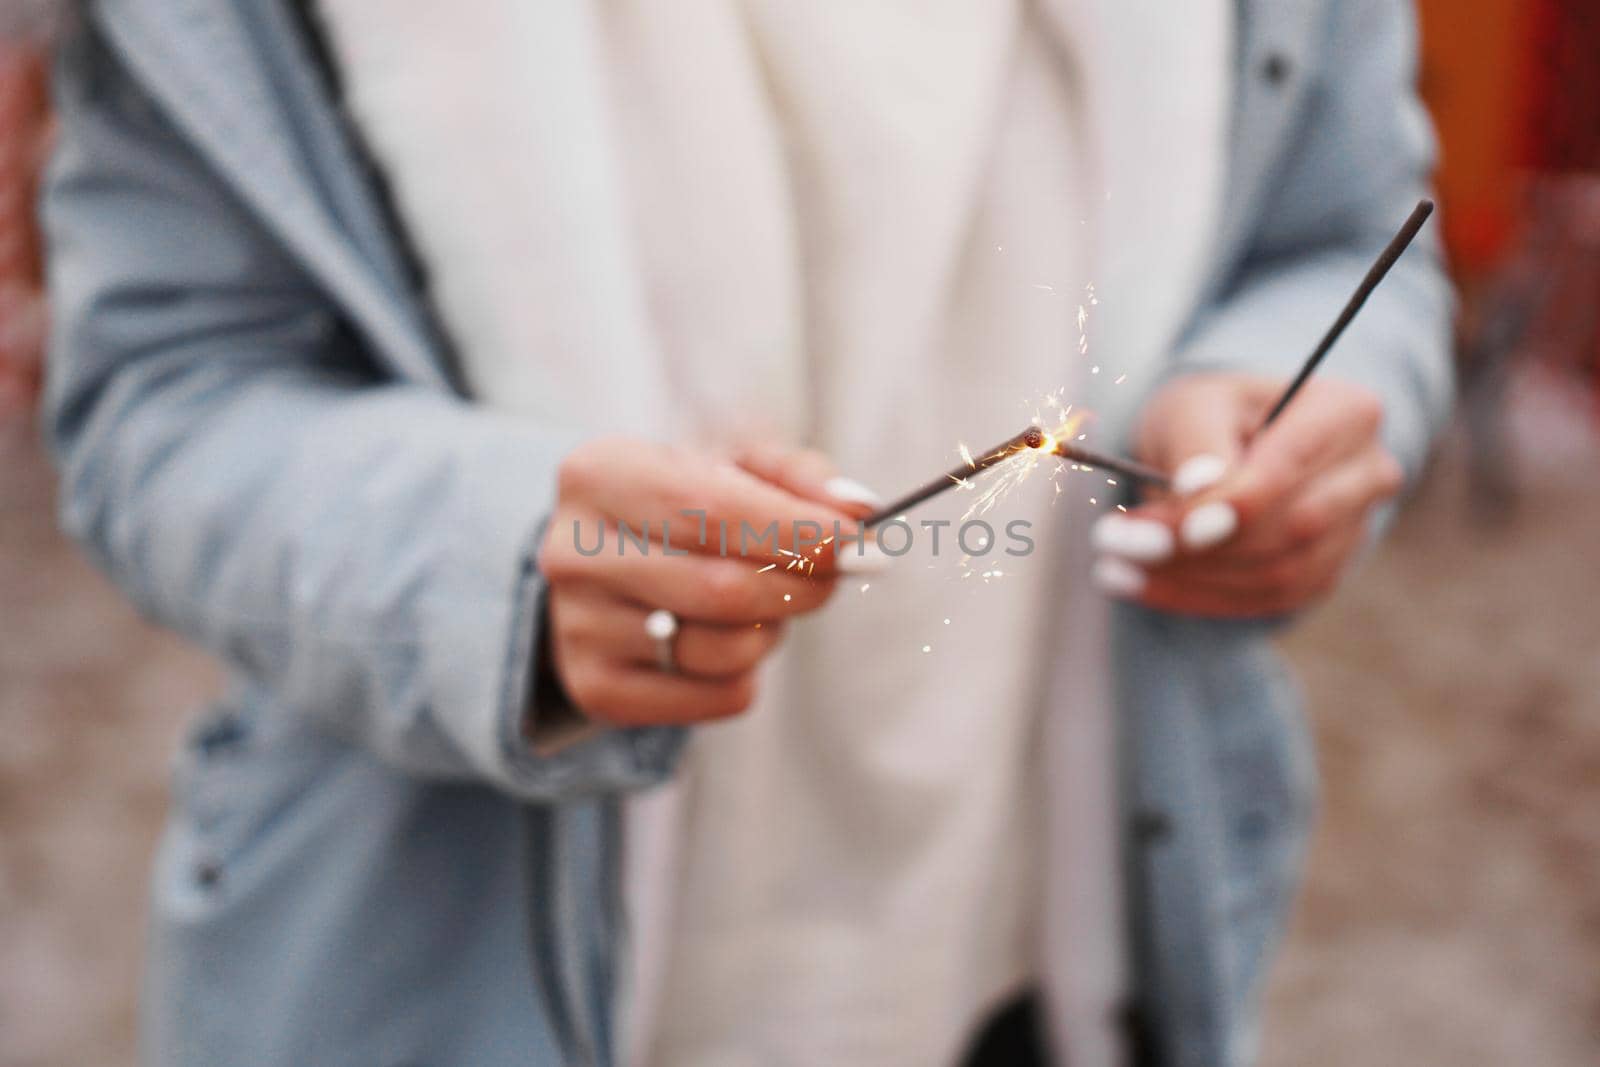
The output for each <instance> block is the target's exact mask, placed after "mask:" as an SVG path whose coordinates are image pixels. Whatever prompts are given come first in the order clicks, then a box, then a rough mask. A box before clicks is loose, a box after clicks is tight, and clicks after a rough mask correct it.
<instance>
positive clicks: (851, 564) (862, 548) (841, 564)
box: [837, 542, 894, 574]
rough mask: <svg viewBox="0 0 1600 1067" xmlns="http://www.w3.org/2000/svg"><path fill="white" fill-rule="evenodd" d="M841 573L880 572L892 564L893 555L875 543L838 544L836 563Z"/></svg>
mask: <svg viewBox="0 0 1600 1067" xmlns="http://www.w3.org/2000/svg"><path fill="white" fill-rule="evenodd" d="M837 566H838V568H839V571H840V573H842V574H882V573H883V572H884V571H886V570H888V569H889V568H890V567H892V566H894V557H893V556H890V555H889V554H888V553H886V552H884V550H883V549H881V548H879V547H878V546H877V545H875V544H872V543H871V542H868V543H867V544H864V545H840V546H839V555H838V563H837Z"/></svg>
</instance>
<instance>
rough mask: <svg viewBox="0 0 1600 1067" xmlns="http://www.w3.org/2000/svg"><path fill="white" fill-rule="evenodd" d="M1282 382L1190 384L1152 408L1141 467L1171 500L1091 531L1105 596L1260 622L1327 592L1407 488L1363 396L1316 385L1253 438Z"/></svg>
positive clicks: (1159, 397)
mask: <svg viewBox="0 0 1600 1067" xmlns="http://www.w3.org/2000/svg"><path fill="white" fill-rule="evenodd" d="M1284 385H1285V383H1283V382H1281V381H1277V380H1272V379H1263V378H1258V377H1253V376H1250V375H1243V374H1220V373H1219V374H1195V375H1191V376H1189V377H1185V378H1180V379H1178V380H1176V381H1174V382H1172V383H1171V384H1169V385H1167V386H1166V387H1165V388H1164V389H1162V390H1161V391H1160V392H1159V393H1158V394H1156V396H1155V397H1154V399H1153V400H1152V401H1151V403H1150V404H1149V405H1148V406H1147V407H1146V409H1145V412H1144V415H1143V417H1142V420H1141V423H1140V430H1139V434H1138V438H1137V446H1136V447H1137V452H1138V454H1139V458H1140V459H1142V460H1144V461H1145V462H1147V463H1150V464H1151V465H1153V466H1155V467H1157V468H1159V469H1162V470H1170V471H1175V472H1176V474H1175V475H1174V477H1173V493H1172V495H1170V496H1167V497H1164V498H1161V499H1157V500H1154V501H1152V502H1150V503H1148V504H1146V505H1144V506H1142V507H1139V508H1137V509H1134V510H1132V511H1129V512H1128V513H1127V514H1126V515H1124V514H1121V513H1112V514H1109V515H1106V516H1103V517H1102V518H1101V519H1100V521H1099V522H1097V523H1096V525H1095V530H1094V542H1095V547H1096V549H1097V550H1098V551H1099V553H1100V559H1099V561H1098V562H1097V563H1096V565H1095V579H1096V582H1097V583H1098V584H1099V585H1100V587H1101V588H1102V589H1103V590H1105V591H1106V592H1108V593H1111V594H1112V595H1116V596H1121V597H1126V598H1129V599H1134V600H1138V601H1139V602H1141V603H1143V604H1147V605H1149V606H1150V607H1153V608H1159V609H1162V610H1165V611H1173V612H1181V613H1185V614H1192V615H1207V616H1219V617H1232V618H1250V617H1264V616H1272V615H1282V614H1286V613H1289V612H1293V611H1297V610H1299V609H1301V608H1303V607H1305V606H1307V605H1308V604H1310V603H1311V602H1312V601H1314V600H1316V599H1317V598H1319V597H1321V596H1323V595H1324V594H1326V593H1328V592H1329V591H1331V590H1332V589H1333V588H1334V587H1335V585H1336V584H1337V583H1338V580H1339V577H1340V575H1341V574H1342V573H1343V571H1344V568H1345V566H1346V564H1347V563H1348V562H1349V560H1350V558H1351V556H1352V555H1353V554H1354V553H1355V552H1356V551H1357V550H1358V549H1359V547H1360V546H1361V544H1362V543H1363V541H1364V540H1365V538H1366V533H1367V528H1368V519H1369V518H1370V516H1371V514H1372V511H1373V509H1374V508H1375V507H1377V506H1378V505H1379V504H1381V503H1383V502H1384V501H1386V500H1388V499H1390V498H1391V497H1393V496H1394V495H1395V494H1396V493H1397V492H1399V490H1400V487H1401V480H1402V475H1401V470H1400V465H1399V464H1398V463H1397V462H1396V461H1395V459H1394V458H1393V457H1392V456H1390V455H1389V453H1388V452H1387V451H1385V449H1384V447H1383V444H1382V441H1381V440H1380V438H1379V433H1378V431H1379V426H1380V424H1381V422H1382V417H1383V407H1382V404H1381V402H1380V401H1379V400H1378V398H1377V397H1376V396H1374V395H1373V394H1372V393H1371V392H1369V391H1368V390H1366V389H1363V388H1361V387H1359V386H1355V385H1351V384H1348V383H1343V382H1339V381H1336V380H1333V379H1313V380H1311V381H1310V382H1308V383H1307V384H1306V386H1305V388H1304V389H1303V390H1302V391H1301V392H1300V394H1299V395H1298V396H1297V397H1295V400H1294V402H1293V403H1292V404H1290V405H1289V407H1288V408H1287V409H1285V411H1284V412H1283V414H1282V415H1281V416H1280V417H1279V418H1278V419H1277V421H1275V422H1274V423H1273V424H1272V425H1271V426H1269V427H1267V428H1265V429H1260V427H1261V424H1262V421H1263V420H1264V419H1265V418H1266V416H1267V412H1268V411H1269V410H1270V408H1271V406H1272V404H1273V403H1274V402H1275V401H1276V400H1277V398H1278V396H1279V394H1280V393H1281V392H1282V391H1283V388H1284ZM1258 430H1259V432H1257V431H1258Z"/></svg>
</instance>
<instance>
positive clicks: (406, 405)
mask: <svg viewBox="0 0 1600 1067" xmlns="http://www.w3.org/2000/svg"><path fill="white" fill-rule="evenodd" d="M57 97H58V100H57V106H58V113H59V122H60V132H59V140H58V144H57V149H56V154H55V158H54V159H53V161H52V165H51V168H50V170H49V173H48V175H47V178H46V185H45V191H44V194H43V203H42V212H43V219H44V223H45V228H46V234H47V238H48V241H49V248H50V255H49V271H50V285H51V292H52V297H53V300H54V308H53V311H54V329H55V334H54V338H53V341H52V352H51V365H50V371H49V379H50V380H49V385H48V392H47V398H46V412H45V423H46V432H47V435H48V437H49V439H50V443H51V446H52V448H53V450H54V452H55V454H56V456H57V460H58V463H59V466H60V469H61V472H62V487H61V510H62V515H63V521H64V524H65V526H66V527H67V529H68V530H69V531H70V532H71V533H72V534H73V535H74V536H76V537H77V538H78V539H79V540H80V541H81V542H82V543H83V544H84V545H85V547H86V548H87V549H88V551H89V552H90V554H91V555H92V556H93V557H94V558H95V559H96V560H97V561H98V563H99V564H100V565H101V566H102V567H103V569H104V570H106V571H107V572H108V573H109V574H110V575H111V576H112V578H113V579H114V580H115V581H116V582H117V584H118V585H120V586H121V587H122V588H123V590H125V591H126V592H127V593H128V594H129V595H130V596H131V597H132V598H133V599H134V601H135V602H136V603H137V604H138V605H139V606H140V608H141V609H142V610H143V611H144V612H145V613H147V614H148V615H150V616H151V617H153V618H155V619H156V620H158V621H160V622H162V623H165V624H167V625H170V626H172V627H173V628H175V629H177V630H179V631H181V632H182V633H184V634H186V635H188V636H189V637H191V638H193V639H194V640H196V641H198V642H200V643H201V644H202V645H204V646H205V647H207V648H209V649H210V650H212V651H213V652H215V653H216V654H217V655H219V656H220V657H221V658H222V659H223V660H224V661H225V662H227V663H228V664H229V665H230V666H231V667H232V668H233V670H234V671H235V672H236V673H237V674H241V675H243V676H244V680H245V682H246V683H247V684H252V685H256V686H259V687H262V688H264V689H266V690H267V691H268V692H269V693H270V694H271V697H272V699H271V701H270V703H271V704H272V705H273V706H274V707H276V708H278V709H282V712H283V713H284V714H290V715H294V716H299V717H303V718H304V719H305V720H307V722H308V723H309V724H311V725H314V726H315V727H316V728H318V729H322V730H325V731H327V732H331V733H334V734H336V735H338V736H341V737H344V738H346V739H348V740H349V741H350V742H352V743H354V744H357V745H359V746H361V747H363V748H365V749H367V750H369V751H370V752H372V753H373V754H375V755H376V756H377V757H379V758H381V759H382V760H384V761H386V762H389V763H391V764H392V765H394V766H395V767H397V768H400V769H402V770H404V771H406V772H408V773H412V774H416V775H422V776H429V777H439V778H447V779H461V780H475V781H481V782H485V783H489V784H492V785H494V786H497V787H499V788H501V789H503V790H505V791H508V792H510V793H512V794H515V795H517V796H519V797H522V798H525V799H530V800H557V799H562V798H565V797H569V796H576V795H582V794H587V793H593V792H597V791H607V790H616V789H623V788H628V787H633V786H639V785H644V784H647V783H649V782H651V781H653V780H655V779H657V778H659V777H660V776H662V775H663V774H664V773H665V772H666V770H667V769H668V767H669V765H670V762H671V759H672V757H673V755H674V754H675V752H676V750H677V748H678V747H679V746H680V744H681V740H682V738H681V735H680V734H679V732H677V731H674V730H671V729H623V730H606V731H601V732H600V733H599V734H598V735H596V736H592V737H590V738H587V739H585V740H583V741H581V742H578V743H575V744H572V745H570V746H567V747H564V748H562V749H561V750H560V751H559V752H556V753H551V754H544V755H540V754H535V753H534V752H533V751H532V750H531V749H530V747H529V746H528V745H527V744H526V743H525V742H524V740H523V738H522V720H523V716H524V714H525V710H526V706H527V701H528V699H529V698H528V694H529V693H530V684H529V680H530V675H531V673H532V670H533V662H532V661H533V657H534V651H533V650H534V649H535V648H536V647H537V641H536V637H537V633H536V628H537V625H538V622H539V614H540V613H539V610H538V605H539V602H540V598H541V594H542V589H541V582H540V578H539V575H538V574H537V572H536V568H535V563H534V559H535V548H536V545H537V543H538V537H539V533H540V529H541V524H542V521H543V517H544V514H545V513H546V511H547V510H548V507H549V504H550V501H551V500H552V499H553V496H554V473H555V470H556V467H557V464H558V461H559V459H560V457H561V456H562V455H563V454H564V452H565V451H566V450H567V448H568V447H570V445H571V444H573V443H574V442H573V441H572V440H569V439H568V438H567V437H565V436H564V435H563V434H561V433H557V432H552V431H549V430H547V429H544V428H541V427H540V426H538V425H533V424H530V423H527V422H524V421H522V420H514V419H510V418H507V417H503V416H500V415H496V414H493V413H490V412H488V411H486V410H484V409H482V408H478V407H475V406H472V405H469V404H467V403H465V402H464V401H462V400H461V399H459V398H457V397H455V396H452V395H450V394H448V393H445V392H443V391H440V390H437V389H433V388H427V387H423V386H418V385H415V384H408V383H404V382H399V381H395V380H393V379H391V378H386V377H385V376H383V375H382V374H380V373H379V372H378V371H377V370H375V369H374V367H373V366H372V365H371V364H370V362H369V361H368V360H366V359H365V357H364V356H363V350H362V348H361V347H360V345H359V344H358V343H357V342H356V341H354V340H353V339H352V338H351V336H350V335H349V333H348V331H347V330H345V329H344V328H343V327H342V326H341V323H340V321H339V316H338V314H337V312H336V310H335V309H334V308H333V307H332V306H331V305H330V304H329V302H328V299H327V298H326V297H325V295H323V294H322V293H321V292H320V291H319V290H318V289H317V288H316V287H315V286H314V285H313V284H312V283H311V282H310V280H309V279H308V278H307V277H306V276H305V275H304V274H303V273H302V272H301V270H300V269H299V267H298V266H297V265H296V263H295V262H294V261H293V260H292V259H291V258H290V257H289V256H288V255H287V254H286V253H285V251H284V250H283V249H282V247H280V246H279V245H278V244H277V243H276V241H275V240H274V239H273V238H272V237H271V236H270V235H269V234H268V233H266V232H265V231H264V230H263V229H262V228H261V227H260V226H259V225H258V224H257V222H256V221H255V220H254V218H253V217H252V216H251V215H250V214H249V213H248V212H247V211H245V210H244V209H243V208H242V207H241V206H240V204H239V203H238V202H237V201H235V200H234V199H233V197H232V195H231V194H230V192H229V191H228V190H227V189H226V188H225V187H224V186H223V185H222V184H221V183H220V182H219V181H218V180H217V178H216V176H215V175H214V173H213V172H212V171H211V170H210V169H209V167H208V166H207V165H206V164H205V162H204V161H202V160H201V159H199V158H197V157H196V155H195V154H194V152H193V151H192V150H191V148H190V147H189V145H188V144H187V143H186V142H185V141H184V140H183V139H182V138H181V136H179V135H178V133H177V132H176V131H175V130H174V129H173V128H172V127H171V126H170V125H168V124H167V122H166V121H165V120H164V118H163V117H162V116H161V115H160V113H159V112H158V111H157V109H156V108H155V106H154V105H153V104H152V103H151V101H150V100H149V99H148V98H147V97H146V96H145V95H144V94H143V93H142V92H141V90H140V89H139V87H138V86H137V85H136V84H135V83H134V81H133V80H132V78H131V77H129V75H128V74H127V73H126V71H125V70H124V69H123V68H122V67H121V66H120V64H119V63H118V61H117V60H116V59H115V58H114V56H113V55H112V54H111V52H110V50H109V49H107V48H106V47H105V45H104V43H103V42H101V41H100V40H99V39H98V38H97V37H96V36H95V35H94V32H93V31H92V30H90V29H85V30H83V31H81V32H80V33H78V35H77V36H76V38H75V39H74V40H73V41H71V42H69V43H68V45H67V47H66V48H65V49H64V50H63V54H62V57H61V59H60V67H59V70H58V77H57Z"/></svg>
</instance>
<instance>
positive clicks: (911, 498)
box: [863, 426, 1046, 529]
mask: <svg viewBox="0 0 1600 1067" xmlns="http://www.w3.org/2000/svg"><path fill="white" fill-rule="evenodd" d="M1045 441H1046V434H1045V432H1044V431H1043V430H1041V429H1039V427H1037V426H1029V427H1028V428H1027V429H1026V430H1023V431H1022V432H1021V433H1019V434H1017V435H1016V436H1015V437H1010V438H1007V439H1006V441H1005V442H1003V443H1002V444H999V445H996V446H995V447H994V448H992V449H990V450H989V451H988V452H986V453H984V455H983V457H982V458H980V459H975V460H973V461H972V463H971V464H970V465H969V464H966V463H963V464H962V465H961V466H959V467H957V468H955V469H954V470H952V471H948V472H946V473H944V474H941V475H939V477H937V478H935V479H934V480H933V481H931V482H929V483H928V484H927V485H924V486H923V487H922V488H920V489H914V490H912V491H911V492H909V493H907V494H906V495H905V496H903V497H901V498H900V499H899V500H896V501H895V502H894V503H893V504H890V505H889V506H888V507H886V508H882V509H880V510H878V511H876V512H874V513H873V514H871V515H869V516H868V517H867V519H866V521H865V522H864V523H863V525H865V526H866V527H867V528H868V529H871V528H872V527H874V526H877V525H878V524H879V523H883V522H888V521H889V520H890V519H892V518H894V517H895V516H896V515H899V514H900V513H902V512H905V511H910V510H911V509H912V508H914V507H916V506H917V505H918V504H920V503H922V502H923V501H925V500H927V499H929V498H930V497H935V496H938V495H939V494H940V493H942V492H944V491H946V490H947V489H954V488H955V487H956V486H958V485H965V484H966V483H967V479H968V478H970V477H972V476H973V475H974V474H981V473H983V472H984V471H986V470H988V469H989V468H990V467H993V466H995V465H996V464H999V463H1004V462H1005V461H1006V460H1008V459H1010V458H1011V457H1012V456H1014V455H1016V454H1017V453H1018V452H1021V451H1022V450H1023V449H1026V448H1043V447H1044V444H1045Z"/></svg>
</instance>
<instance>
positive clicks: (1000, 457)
mask: <svg viewBox="0 0 1600 1067" xmlns="http://www.w3.org/2000/svg"><path fill="white" fill-rule="evenodd" d="M1433 207H1434V205H1433V201H1432V200H1427V199H1423V200H1421V201H1419V202H1418V203H1417V206H1416V208H1415V209H1414V210H1413V211H1412V212H1411V215H1410V216H1409V217H1408V218H1407V219H1406V221H1405V224H1404V225H1403V226H1401V227H1400V231H1399V232H1398V233H1396V234H1395V235H1394V237H1393V238H1392V239H1391V240H1390V241H1389V243H1388V244H1387V245H1385V246H1384V249H1383V251H1382V252H1380V253H1379V254H1378V258H1377V260H1376V261H1375V262H1374V263H1373V264H1372V267H1371V268H1370V269H1369V270H1368V271H1367V274H1366V276H1365V277H1364V278H1362V279H1361V284H1360V285H1358V286H1356V291H1355V292H1354V293H1353V294H1351V297H1350V299H1349V301H1348V302H1347V303H1346V304H1345V306H1344V309H1343V310H1341V311H1340V312H1339V317H1338V318H1337V319H1335V320H1334V322H1333V325H1332V326H1330V327H1329V328H1328V332H1327V333H1326V334H1324V335H1323V337H1322V340H1321V341H1320V342H1319V343H1318V344H1317V347H1316V348H1315V349H1313V350H1312V352H1311V355H1310V356H1308V357H1307V358H1306V361H1305V362H1304V363H1303V364H1301V366H1300V370H1299V372H1298V373H1297V374H1296V375H1295V376H1294V380H1293V381H1292V382H1290V383H1289V387H1288V388H1287V389H1285V390H1284V391H1283V395H1281V396H1280V397H1279V398H1278V401H1277V403H1275V404H1273V406H1272V410H1271V412H1270V413H1269V414H1268V415H1267V417H1266V420H1265V421H1264V422H1263V423H1262V424H1261V425H1262V428H1263V429H1265V428H1266V427H1267V426H1269V425H1271V424H1272V421H1273V420H1274V419H1276V418H1277V417H1278V416H1279V415H1281V414H1283V410H1284V408H1286V407H1288V406H1289V402H1290V401H1292V400H1293V399H1294V398H1295V395H1296V394H1297V393H1299V392H1300V390H1301V388H1302V387H1304V386H1305V384H1306V382H1307V381H1309V380H1310V378H1311V375H1312V374H1314V373H1315V372H1316V369H1317V367H1318V366H1320V365H1321V363H1322V361H1323V359H1325V358H1326V357H1327V355H1328V353H1329V352H1331V351H1332V350H1333V346H1334V345H1335V344H1337V343H1338V341H1339V338H1340V337H1342V336H1343V335H1344V332H1345V330H1346V329H1348V328H1349V326H1350V324H1351V323H1352V322H1354V321H1355V318H1356V316H1357V315H1358V314H1360V312H1361V309H1362V307H1364V306H1365V305H1366V302H1367V298H1368V297H1370V296H1371V295H1372V292H1373V290H1374V289H1376V288H1377V287H1378V285H1379V283H1380V282H1382V281H1383V279H1384V278H1385V277H1387V276H1388V274H1389V271H1390V270H1391V269H1393V267H1394V265H1395V264H1396V263H1397V262H1399V260H1400V257H1401V255H1403V254H1404V253H1405V250H1406V249H1407V248H1409V247H1411V242H1412V241H1414V240H1416V237H1417V234H1418V233H1420V232H1421V230H1422V227H1423V224H1424V223H1426V222H1427V221H1428V217H1429V216H1431V215H1432V214H1433ZM1082 316H1083V311H1082V309H1081V308H1080V309H1079V326H1080V327H1081V326H1082ZM1118 380H1119V381H1120V380H1121V379H1118ZM1069 426H1070V424H1069ZM1067 429H1068V427H1067V426H1063V427H1061V428H1060V429H1058V430H1057V431H1055V432H1054V433H1052V432H1051V431H1048V430H1045V429H1043V428H1041V427H1039V426H1029V427H1028V428H1027V429H1026V430H1023V431H1022V432H1021V433H1019V434H1017V435H1015V436H1014V437H1011V438H1008V439H1007V440H1006V441H1004V442H1003V443H1001V444H999V445H997V446H995V447H994V448H992V449H990V450H989V451H988V452H986V453H984V454H983V455H982V457H981V458H978V459H971V458H969V459H968V461H967V462H966V463H964V464H962V465H961V466H959V467H957V468H955V469H954V470H951V471H948V472H946V473H945V474H942V475H940V476H939V477H938V478H935V479H934V480H933V481H931V482H929V483H928V484H926V485H924V486H922V487H921V488H919V489H915V490H913V491H912V492H910V493H907V494H906V495H905V496H903V497H901V498H900V499H899V500H896V501H895V502H894V503H893V504H890V505H889V506H888V507H885V508H883V509H881V510H880V511H877V512H875V513H874V514H872V515H871V516H869V517H868V518H867V519H866V520H865V523H864V525H866V526H867V527H868V528H869V529H870V528H871V527H873V526H877V525H879V524H880V523H884V522H888V521H889V520H890V519H892V518H895V517H896V516H898V515H901V514H903V513H904V512H906V511H909V510H910V509H912V508H914V507H916V506H917V505H918V504H921V503H923V502H925V501H927V500H929V499H930V498H932V497H935V496H938V495H939V494H940V493H943V492H947V491H948V490H951V489H955V488H958V487H961V488H965V487H966V486H968V485H970V484H971V482H970V479H971V478H972V477H973V476H975V475H979V474H982V473H983V472H985V471H988V470H991V469H992V468H994V467H998V466H1000V465H1001V464H1003V463H1006V462H1007V461H1009V460H1017V461H1018V462H1019V463H1023V462H1026V459H1027V458H1029V457H1037V456H1041V455H1053V456H1058V457H1060V458H1062V459H1065V460H1070V461H1071V462H1073V463H1076V464H1078V465H1079V466H1080V467H1094V468H1098V469H1100V470H1105V471H1110V472H1112V473H1113V474H1118V475H1121V476H1122V477H1125V478H1131V479H1134V480H1136V481H1140V482H1144V483H1146V484H1148V485H1153V486H1156V487H1158V488H1162V489H1166V488H1169V487H1170V482H1169V481H1168V479H1167V476H1166V475H1165V474H1162V473H1161V472H1160V471H1158V470H1156V469H1154V468H1153V467H1148V466H1146V465H1144V464H1143V463H1139V462H1136V461H1134V460H1131V459H1124V458H1122V457H1119V456H1108V455H1105V454H1103V453H1100V452H1096V451H1094V450H1092V449H1088V448H1084V447H1083V446H1082V445H1079V444H1076V443H1074V442H1069V441H1068V440H1067V438H1068V437H1069V436H1070V434H1069V433H1068V432H1067ZM962 454H963V455H966V450H965V448H963V450H962ZM1031 469H1032V465H1031V464H1029V465H1027V466H1026V467H1021V468H1019V469H1018V470H1017V471H1016V476H1015V477H1014V478H1012V479H1010V480H1009V482H1008V483H1007V485H1006V486H1004V487H1002V488H1001V489H1000V490H999V491H995V492H986V493H985V495H984V503H985V505H986V506H987V504H990V503H992V502H993V500H994V499H995V498H996V497H997V496H999V495H1001V493H1003V491H1004V488H1009V486H1010V485H1014V484H1016V482H1017V481H1020V480H1021V478H1022V477H1024V476H1025V475H1026V473H1027V471H1029V470H1031Z"/></svg>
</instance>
